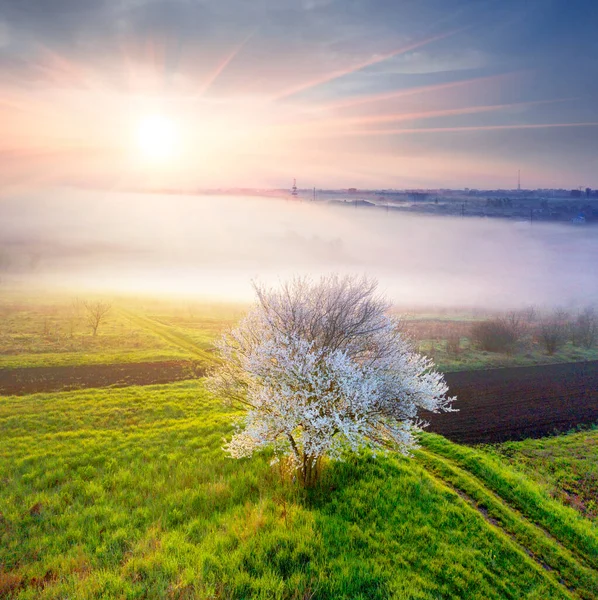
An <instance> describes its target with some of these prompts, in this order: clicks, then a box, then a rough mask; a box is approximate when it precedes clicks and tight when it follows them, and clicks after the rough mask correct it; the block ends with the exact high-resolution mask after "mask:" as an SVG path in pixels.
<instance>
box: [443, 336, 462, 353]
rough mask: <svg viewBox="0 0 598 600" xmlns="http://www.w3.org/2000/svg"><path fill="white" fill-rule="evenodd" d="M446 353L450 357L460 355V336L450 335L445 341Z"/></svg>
mask: <svg viewBox="0 0 598 600" xmlns="http://www.w3.org/2000/svg"><path fill="white" fill-rule="evenodd" d="M446 353H447V354H449V355H451V356H458V355H459V354H461V336H459V335H455V334H452V335H450V336H449V337H448V338H447V340H446Z"/></svg>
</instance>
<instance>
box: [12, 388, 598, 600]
mask: <svg viewBox="0 0 598 600" xmlns="http://www.w3.org/2000/svg"><path fill="white" fill-rule="evenodd" d="M233 416H234V415H233V414H232V413H231V410H230V409H228V408H226V407H224V406H223V405H222V404H221V403H220V402H219V401H218V400H217V399H214V398H212V397H211V396H209V395H208V394H207V393H206V392H205V390H204V389H203V387H202V383H201V381H193V382H183V383H177V384H171V385H164V386H151V387H144V388H139V387H129V388H124V389H117V390H87V391H77V392H63V393H55V394H37V395H31V396H23V397H9V398H3V399H0V477H1V482H2V486H1V487H0V597H3V598H11V599H12V598H18V599H25V598H27V599H33V598H35V599H38V598H40V599H58V598H67V597H68V598H77V599H83V600H85V599H96V598H98V599H99V598H181V599H182V598H198V599H199V598H202V599H204V598H238V599H241V598H245V599H249V598H263V599H271V598H280V599H286V598H289V599H308V598H313V599H329V598H330V599H332V598H335V599H336V598H339V599H343V598H346V599H352V600H353V599H363V600H365V599H368V600H369V599H383V598H384V599H386V598H397V599H398V598H401V599H438V598H472V599H476V598H479V599H482V598H483V599H490V598H497V599H498V598H532V599H533V598H536V599H538V600H540V599H545V598H551V599H553V598H555V599H557V598H573V597H582V598H588V597H591V596H589V595H588V594H591V593H593V592H592V590H594V589H595V587H592V586H593V585H594V586H595V583H596V582H595V580H592V574H594V576H595V574H596V573H595V571H592V569H593V568H595V565H592V564H589V563H591V562H592V556H593V557H594V559H595V557H596V556H598V553H595V554H593V555H592V554H591V553H592V552H594V550H595V548H596V547H595V546H593V545H592V544H595V543H596V537H595V536H596V532H595V528H593V526H592V524H591V523H590V522H589V521H588V520H586V519H584V518H583V517H582V516H581V515H579V514H578V513H576V512H575V511H574V510H572V509H571V508H568V507H564V506H562V505H561V504H560V503H559V502H558V501H557V500H555V499H552V498H550V497H549V496H548V494H545V493H544V491H543V490H542V489H541V488H540V487H539V486H537V485H536V484H535V483H533V482H532V483H530V482H529V481H528V480H527V479H526V478H525V477H524V475H522V474H521V473H518V472H515V471H513V469H512V468H511V467H509V466H508V465H506V464H504V463H503V462H501V459H500V458H498V457H494V456H489V455H488V454H487V453H485V452H481V451H478V450H475V451H474V450H472V451H471V452H473V453H474V454H472V455H470V454H469V452H470V451H469V450H468V449H466V448H465V449H464V448H462V447H460V446H456V445H454V444H450V443H449V442H446V441H444V440H443V439H442V438H439V437H438V436H424V443H425V449H424V451H423V452H420V453H419V454H418V455H416V458H414V459H407V458H392V457H388V458H379V459H376V460H374V459H373V458H372V457H370V456H365V455H364V456H360V457H357V458H354V459H351V460H350V461H349V462H347V463H342V464H330V465H328V468H327V470H326V472H325V476H324V479H323V481H322V484H321V486H320V487H318V488H317V489H316V490H313V491H311V492H305V491H303V490H300V489H298V488H297V487H295V486H294V485H292V484H291V483H290V482H286V483H285V482H282V481H281V479H280V477H279V474H278V472H277V470H276V468H275V467H273V466H270V464H269V457H268V456H267V455H261V456H257V457H254V458H253V459H251V460H242V461H235V460H232V459H228V458H226V457H225V455H224V454H223V451H222V450H221V446H222V440H223V438H224V437H225V436H227V435H228V434H229V433H230V431H231V425H230V421H231V417H233ZM462 453H464V454H462ZM445 455H446V456H449V455H450V456H449V458H447V457H446V456H445ZM472 457H473V458H472ZM468 460H472V461H473V463H475V464H477V463H481V464H483V465H485V466H484V469H482V471H480V472H476V470H475V469H473V468H471V467H470V466H467V465H465V463H466V462H467V461H468ZM492 469H495V470H497V471H498V473H494V471H493V470H492ZM493 473H494V474H493ZM492 474H493V475H492ZM493 477H494V479H493ZM513 477H514V478H515V481H516V483H517V482H519V487H517V486H515V491H511V492H509V493H507V491H506V489H505V488H504V487H503V485H504V486H510V485H512V483H513V481H512V478H513ZM503 480H504V483H500V482H503ZM497 481H498V483H497ZM526 482H527V483H526ZM524 484H525V485H524ZM526 486H528V487H526ZM461 488H465V491H466V492H467V494H468V497H469V498H470V499H472V498H473V499H474V500H475V501H474V502H471V501H469V500H467V499H464V498H463V497H462V496H461V495H460V494H462V493H463V490H462V489H461ZM459 490H460V492H459V493H457V491H459ZM492 490H494V491H495V492H496V493H494V492H493V491H492ZM509 494H510V495H509ZM500 498H502V500H501V499H500ZM476 503H485V504H486V505H487V506H488V507H489V508H488V510H492V511H493V514H495V515H497V517H496V522H493V521H492V520H488V519H487V518H485V516H484V514H483V513H481V512H480V508H479V506H478V505H477V504H476ZM492 503H494V504H492ZM526 503H527V504H526ZM530 503H531V504H532V505H538V506H536V508H535V509H533V507H530V506H528V504H530ZM542 511H549V512H550V511H553V512H556V513H557V517H555V520H553V521H550V520H548V523H547V522H546V519H543V518H542V514H543V513H542ZM559 511H560V512H559ZM538 524H541V525H542V527H545V528H546V529H550V531H551V533H552V534H553V536H554V540H553V539H549V538H547V537H546V535H545V534H544V533H543V532H542V531H541V530H539V529H538ZM567 527H568V529H567ZM573 543H575V544H578V545H579V548H580V550H579V553H581V554H582V556H579V555H578V554H575V553H573V551H572V550H571V549H570V548H569V544H573ZM530 549H531V550H532V551H531V553H530ZM543 564H548V565H550V569H552V570H547V569H546V568H544V567H543ZM569 588H571V589H569ZM572 590H573V591H572Z"/></svg>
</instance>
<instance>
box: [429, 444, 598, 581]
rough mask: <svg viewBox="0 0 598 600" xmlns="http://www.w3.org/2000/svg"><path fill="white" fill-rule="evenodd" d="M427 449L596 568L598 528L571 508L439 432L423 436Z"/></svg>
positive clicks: (504, 466) (499, 463)
mask: <svg viewBox="0 0 598 600" xmlns="http://www.w3.org/2000/svg"><path fill="white" fill-rule="evenodd" d="M422 443H423V446H424V448H425V450H426V451H428V452H431V453H432V454H434V455H436V456H437V457H440V459H443V460H444V462H445V463H446V462H447V461H448V463H449V465H453V466H454V467H457V468H460V469H463V470H466V471H468V472H469V473H470V474H471V475H473V476H475V477H476V478H477V479H478V480H479V481H480V482H482V483H483V484H484V485H485V486H486V487H487V488H488V489H489V490H490V491H492V492H494V493H495V494H496V495H497V496H499V497H500V498H502V499H503V500H504V501H505V502H507V503H508V504H509V505H511V506H512V507H513V508H514V509H515V510H517V511H518V512H519V513H521V514H522V515H523V516H525V517H526V518H527V519H529V520H530V521H532V522H534V523H536V524H537V525H539V526H540V527H542V528H543V529H544V530H546V531H547V532H548V533H549V534H550V535H552V536H553V537H554V538H556V539H558V540H559V541H560V542H561V543H562V544H563V545H564V546H565V547H567V548H568V549H569V550H570V551H571V552H573V553H575V554H576V555H578V556H579V557H581V559H582V560H583V561H584V562H586V563H587V564H588V565H589V566H590V567H592V568H594V569H598V527H596V526H595V524H593V523H592V522H591V521H590V520H588V519H585V518H583V517H582V516H581V515H580V514H579V513H578V512H577V511H575V510H574V509H572V508H570V507H568V506H564V505H563V504H562V503H560V502H559V501H558V500H556V499H554V498H552V497H551V496H550V494H549V493H548V491H547V490H546V488H545V487H544V486H543V485H540V484H538V483H537V482H536V481H534V480H533V479H530V478H529V477H527V476H526V475H525V473H522V472H521V471H518V470H516V469H513V468H510V467H509V465H508V464H505V463H504V462H503V461H501V460H499V459H498V458H497V457H496V456H493V455H492V454H489V453H487V452H483V451H482V450H479V449H474V448H468V447H466V446H461V445H458V444H454V443H452V442H449V441H448V440H447V439H445V438H443V437H442V436H439V435H433V434H426V435H424V436H423V437H422Z"/></svg>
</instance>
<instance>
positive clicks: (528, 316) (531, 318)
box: [520, 304, 538, 325]
mask: <svg viewBox="0 0 598 600" xmlns="http://www.w3.org/2000/svg"><path fill="white" fill-rule="evenodd" d="M520 314H521V317H522V318H523V320H524V321H525V322H526V323H527V324H528V325H531V324H532V323H535V322H536V319H537V317H538V313H537V311H536V307H535V306H534V305H533V304H531V305H530V306H526V307H525V308H524V309H523V310H522V311H521V313H520Z"/></svg>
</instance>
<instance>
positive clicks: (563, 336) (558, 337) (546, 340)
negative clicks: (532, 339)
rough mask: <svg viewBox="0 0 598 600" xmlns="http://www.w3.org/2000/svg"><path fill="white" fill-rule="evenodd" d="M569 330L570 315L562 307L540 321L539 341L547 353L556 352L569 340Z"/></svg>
mask: <svg viewBox="0 0 598 600" xmlns="http://www.w3.org/2000/svg"><path fill="white" fill-rule="evenodd" d="M568 330H569V315H568V314H567V313H566V312H565V311H563V310H562V309H557V310H556V311H555V312H554V313H553V314H552V315H549V316H548V317H544V318H543V319H542V320H541V321H540V325H539V328H538V341H539V342H540V344H542V346H543V347H544V350H545V352H546V354H550V355H552V354H554V353H555V352H556V351H557V350H558V349H559V348H561V347H562V346H563V345H564V344H565V343H566V342H567V333H568Z"/></svg>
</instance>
